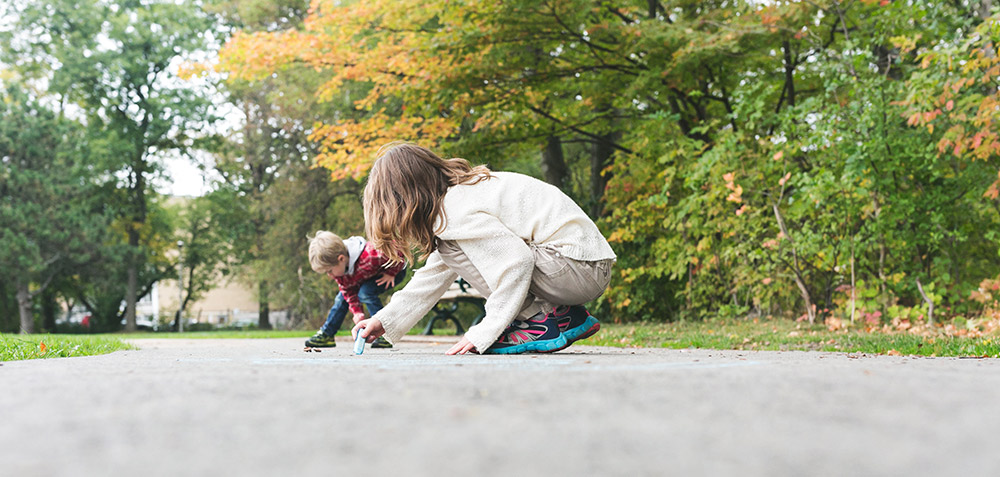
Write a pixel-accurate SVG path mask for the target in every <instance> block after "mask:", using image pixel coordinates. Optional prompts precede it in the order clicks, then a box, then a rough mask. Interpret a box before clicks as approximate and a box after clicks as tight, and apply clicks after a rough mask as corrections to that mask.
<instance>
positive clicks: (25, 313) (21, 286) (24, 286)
mask: <svg viewBox="0 0 1000 477" xmlns="http://www.w3.org/2000/svg"><path fill="white" fill-rule="evenodd" d="M17 311H18V314H19V315H20V316H21V334H22V335H24V334H30V333H34V332H35V318H34V317H33V316H32V315H31V293H30V292H28V282H23V281H18V282H17Z"/></svg>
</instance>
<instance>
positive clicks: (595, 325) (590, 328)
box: [563, 316, 601, 346]
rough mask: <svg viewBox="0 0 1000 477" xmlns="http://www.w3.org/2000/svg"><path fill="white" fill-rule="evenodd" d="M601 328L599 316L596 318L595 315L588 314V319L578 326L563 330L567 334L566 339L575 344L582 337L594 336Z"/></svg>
mask: <svg viewBox="0 0 1000 477" xmlns="http://www.w3.org/2000/svg"><path fill="white" fill-rule="evenodd" d="M600 330H601V322H599V321H597V318H594V317H593V316H588V317H587V320H586V321H584V322H583V323H582V324H581V325H580V326H577V327H576V328H573V329H571V330H566V331H564V332H563V334H564V335H566V341H568V342H569V344H573V343H575V342H577V341H580V340H582V339H586V338H590V337H591V336H594V334H595V333H597V332H598V331H600ZM567 346H568V345H567Z"/></svg>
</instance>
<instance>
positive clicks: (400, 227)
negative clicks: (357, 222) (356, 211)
mask: <svg viewBox="0 0 1000 477" xmlns="http://www.w3.org/2000/svg"><path fill="white" fill-rule="evenodd" d="M490 177H491V175H490V170H489V169H488V168H486V166H475V167H473V166H472V165H471V164H469V161H467V160H465V159H459V158H454V159H442V158H440V157H438V155H437V154H434V152H433V151H431V150H430V149H427V148H425V147H421V146H418V145H416V144H411V143H405V142H393V143H389V144H386V145H385V146H382V148H381V149H379V152H378V155H377V156H376V159H375V164H374V165H373V166H372V170H371V172H370V173H369V174H368V184H367V185H365V193H364V208H365V232H366V233H367V235H368V240H370V241H371V242H372V245H373V246H374V247H375V248H376V249H377V250H378V251H380V252H382V254H383V255H385V256H386V257H387V258H389V259H390V260H392V261H398V260H400V257H402V258H405V259H406V260H407V261H408V262H410V263H413V252H412V249H413V248H416V249H417V251H419V252H420V253H421V255H427V254H429V253H431V252H433V251H434V247H435V243H434V239H435V236H436V235H437V234H438V233H439V232H440V231H441V230H443V229H444V227H445V223H446V222H445V221H446V220H447V218H446V217H444V214H443V213H442V210H441V204H442V202H443V201H444V194H445V192H447V191H448V188H449V187H451V186H453V185H457V184H475V183H477V182H479V181H481V180H484V179H489V178H490ZM439 215H440V216H441V220H442V222H441V223H440V224H439V227H438V228H437V229H435V227H434V224H435V222H436V219H437V218H438V216H439Z"/></svg>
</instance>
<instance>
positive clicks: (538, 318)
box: [483, 313, 569, 354]
mask: <svg viewBox="0 0 1000 477" xmlns="http://www.w3.org/2000/svg"><path fill="white" fill-rule="evenodd" d="M567 346H569V342H567V341H566V336H564V335H563V333H562V332H560V331H559V323H558V321H556V319H555V317H553V316H551V315H544V314H542V313H539V314H537V315H535V316H532V317H531V318H528V319H527V320H524V321H517V320H515V321H514V322H513V323H511V324H510V326H508V327H507V329H506V330H504V332H503V333H501V334H500V338H497V340H496V342H495V343H493V345H492V346H490V347H489V348H488V349H487V350H486V352H485V353H483V354H521V353H527V352H534V353H553V352H556V351H559V350H561V349H563V348H565V347H567Z"/></svg>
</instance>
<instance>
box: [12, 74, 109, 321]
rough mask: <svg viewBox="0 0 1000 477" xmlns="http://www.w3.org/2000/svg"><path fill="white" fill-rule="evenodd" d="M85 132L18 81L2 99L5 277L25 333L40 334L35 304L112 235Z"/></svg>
mask: <svg viewBox="0 0 1000 477" xmlns="http://www.w3.org/2000/svg"><path fill="white" fill-rule="evenodd" d="M81 133H82V127H81V126H80V125H79V124H76V123H74V122H72V121H69V120H66V119H62V118H59V117H58V116H57V115H56V113H54V112H53V111H51V110H49V109H47V108H46V107H44V106H42V105H41V104H39V102H38V101H37V99H35V98H32V97H31V96H30V95H29V94H27V92H26V91H25V90H24V89H23V88H21V87H20V86H19V85H17V84H13V85H9V86H8V88H7V89H6V90H5V91H4V92H3V94H2V97H0V164H3V168H2V169H0V223H2V224H3V227H2V230H0V270H2V272H0V273H2V275H3V281H4V283H11V284H13V285H14V289H15V293H16V299H17V308H18V312H19V315H20V331H21V333H34V332H35V331H36V328H35V320H34V317H33V312H32V300H33V299H34V298H35V297H36V296H38V295H39V294H41V293H43V292H45V291H46V290H47V288H48V286H49V285H50V284H51V283H52V281H53V279H55V278H56V277H57V275H59V274H62V273H66V271H67V270H70V269H71V268H72V265H73V264H76V263H83V262H86V261H88V260H89V257H90V256H91V253H92V250H93V249H94V248H96V246H97V245H98V244H99V243H100V242H101V240H102V239H103V237H104V235H105V233H106V231H107V226H108V224H109V220H108V219H109V218H108V217H106V216H105V215H103V214H102V213H101V212H100V211H96V213H95V211H94V210H93V207H92V206H93V202H92V195H91V194H90V193H91V192H92V191H93V189H94V185H93V177H92V176H91V172H90V171H89V170H88V167H87V166H88V160H87V159H88V156H87V148H86V140H85V138H84V137H83V136H82V134H81Z"/></svg>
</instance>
